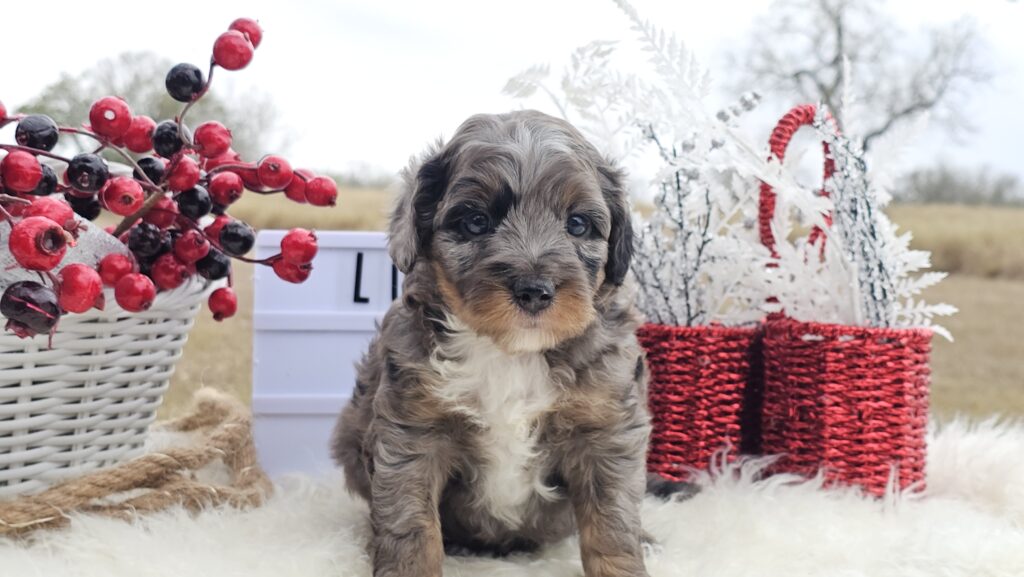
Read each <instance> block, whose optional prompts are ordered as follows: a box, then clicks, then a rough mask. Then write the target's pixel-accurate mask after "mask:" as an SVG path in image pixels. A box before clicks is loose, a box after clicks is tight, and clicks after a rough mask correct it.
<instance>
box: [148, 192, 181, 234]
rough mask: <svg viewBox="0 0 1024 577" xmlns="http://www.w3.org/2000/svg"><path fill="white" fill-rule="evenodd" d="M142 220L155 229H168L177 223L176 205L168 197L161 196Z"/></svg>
mask: <svg viewBox="0 0 1024 577" xmlns="http://www.w3.org/2000/svg"><path fill="white" fill-rule="evenodd" d="M142 220H143V222H148V223H149V224H152V225H154V226H156V227H157V228H162V229H165V228H169V227H170V226H171V225H173V224H174V223H175V222H177V221H178V203H176V202H174V199H172V198H171V197H169V196H163V197H161V198H160V200H158V201H156V203H155V204H154V205H153V206H152V207H150V209H149V212H147V213H146V215H145V216H143V217H142Z"/></svg>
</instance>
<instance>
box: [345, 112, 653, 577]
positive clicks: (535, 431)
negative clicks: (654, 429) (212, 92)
mask: <svg viewBox="0 0 1024 577" xmlns="http://www.w3.org/2000/svg"><path fill="white" fill-rule="evenodd" d="M404 177H405V187H404V190H403V191H402V193H401V196H400V198H399V199H398V203H397V205H396V207H395V209H394V212H393V214H392V215H391V222H390V229H389V242H390V245H389V246H390V252H391V257H392V258H393V260H394V262H395V263H396V264H397V266H398V267H399V268H400V269H401V270H402V271H403V272H404V273H406V279H405V286H404V292H403V294H402V298H401V299H399V301H396V303H395V304H394V305H393V306H392V307H391V310H390V311H388V313H387V315H386V316H385V317H384V321H383V324H382V325H381V327H380V332H379V334H378V335H377V337H376V338H375V339H374V341H373V342H372V343H371V345H370V350H369V352H368V353H367V355H366V356H365V358H364V359H363V361H362V362H361V364H360V366H359V367H358V380H357V383H356V391H355V393H354V395H353V397H352V400H351V402H350V403H349V404H348V406H346V407H345V409H344V410H343V412H342V414H341V417H340V420H339V422H338V425H337V428H336V431H335V435H334V439H333V441H332V451H333V455H334V457H335V459H336V460H337V461H338V462H339V463H340V464H341V465H343V466H344V469H345V474H346V478H347V482H348V485H349V487H350V489H351V490H353V491H354V492H356V493H358V494H359V495H361V496H363V497H364V498H366V499H367V500H368V501H369V503H370V509H371V521H372V526H373V539H372V543H371V544H370V548H371V553H372V557H373V569H374V575H375V576H378V577H439V576H440V575H441V564H442V560H443V558H444V554H445V550H446V549H447V550H449V551H453V550H458V551H465V550H467V549H469V550H473V551H488V552H492V553H498V554H502V553H507V552H511V551H518V550H531V549H535V548H537V547H538V546H540V545H541V544H544V543H549V542H552V541H555V540H559V539H562V538H564V537H566V536H568V535H570V534H571V533H572V532H573V531H578V532H579V538H580V549H581V554H582V559H583V568H584V572H585V573H586V575H587V577H621V576H627V575H628V576H630V577H638V576H644V575H646V574H647V573H646V570H645V569H644V561H643V556H642V549H641V540H642V536H643V532H642V530H641V527H640V503H641V500H642V498H643V495H644V490H645V480H646V475H645V472H644V471H645V466H644V459H645V453H646V450H647V439H648V433H649V431H650V424H649V416H648V413H647V408H646V371H645V367H644V357H643V354H642V351H641V349H640V347H639V346H638V344H637V341H636V338H635V337H634V334H633V333H634V330H635V329H636V327H637V325H638V322H639V316H638V314H637V311H636V310H635V309H634V307H633V290H632V289H631V288H630V286H631V280H630V278H631V277H630V276H628V275H627V272H628V270H629V262H630V256H631V251H632V242H633V234H632V230H631V228H630V218H629V213H628V207H627V199H626V194H625V192H624V190H623V185H622V174H621V173H620V172H619V171H618V170H617V169H616V168H615V167H614V166H612V165H611V164H610V163H609V162H608V161H607V160H605V159H604V158H602V157H601V155H600V154H598V152H597V151H596V150H595V149H594V147H593V146H591V145H590V144H589V143H588V142H587V141H586V140H585V139H584V137H583V136H582V135H581V134H580V133H579V132H578V131H577V130H576V129H574V128H573V127H572V126H571V125H569V124H568V123H566V122H564V121H562V120H559V119H556V118H553V117H551V116H547V115H545V114H541V113H539V112H534V111H521V112H512V113H509V114H500V115H478V116H473V117H471V118H469V119H468V120H467V121H466V122H465V123H464V124H462V126H461V127H460V128H459V129H458V131H457V132H456V133H455V135H454V137H452V139H451V140H450V141H449V142H448V143H447V144H444V145H441V144H438V145H436V146H435V147H433V148H432V149H431V150H429V151H428V152H427V153H426V154H425V155H424V156H423V157H422V158H421V159H420V160H419V161H414V162H413V165H412V166H411V167H410V168H409V169H407V170H406V172H405V174H404Z"/></svg>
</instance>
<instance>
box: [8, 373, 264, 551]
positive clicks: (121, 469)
mask: <svg viewBox="0 0 1024 577" xmlns="http://www.w3.org/2000/svg"><path fill="white" fill-rule="evenodd" d="M161 429H162V430H167V431H174V432H182V433H187V432H202V437H201V439H200V440H199V441H198V442H197V444H196V446H192V447H175V448H171V449H167V450H164V451H160V452H155V453H149V454H147V455H143V456H141V457H138V458H136V459H132V460H131V461H128V462H126V463H124V464H122V465H119V466H116V467H112V468H110V469H104V470H102V471H97V472H95V473H91V474H88V475H85V476H82V477H79V478H76V479H71V480H68V481H65V482H63V483H61V484H59V485H56V486H54V487H52V488H50V489H47V490H46V491H44V492H42V493H40V494H38V495H30V496H25V497H20V498H18V499H15V500H13V501H8V502H0V535H12V536H14V535H26V534H28V533H31V532H33V531H36V530H39V529H51V528H56V527H62V526H65V525H67V524H68V523H69V522H70V514H71V513H75V512H79V513H90V514H96V515H103V516H107V517H113V518H119V519H124V520H130V519H134V518H135V517H137V516H138V515H139V514H144V513H152V512H155V511H161V510H163V509H166V508H168V507H171V506H176V505H179V506H182V507H184V508H186V509H188V510H189V511H192V512H198V511H199V510H201V509H203V508H206V507H211V506H217V505H230V506H232V507H237V508H248V507H258V506H260V505H261V504H262V503H263V502H264V500H265V499H266V498H267V496H269V495H270V492H271V483H270V480H269V479H268V478H267V475H266V473H265V472H264V471H263V469H262V468H261V467H260V465H259V462H258V461H257V458H256V446H255V444H254V442H253V437H252V417H251V414H250V412H249V410H248V409H246V408H245V407H244V406H243V405H242V404H241V403H240V402H238V401H237V400H235V399H233V398H231V397H228V396H227V395H225V394H224V393H220V392H218V391H215V390H213V389H209V388H206V389H201V390H199V391H198V392H197V393H196V394H195V397H194V399H193V408H192V410H191V412H190V413H189V414H187V415H185V416H183V417H181V418H179V419H176V420H173V421H169V422H167V423H166V424H164V425H163V426H162V427H161ZM216 459H220V460H222V461H223V463H224V465H225V466H226V467H227V468H228V470H229V471H230V474H231V477H232V481H231V483H230V484H229V485H226V486H216V485H208V484H204V483H201V482H199V481H198V480H197V479H196V477H195V472H196V471H198V470H199V469H201V468H203V467H204V466H206V465H208V464H209V463H211V462H213V461H214V460H216ZM139 489H143V490H146V491H145V492H144V493H142V494H140V495H135V496H131V497H128V496H127V495H123V493H126V492H127V491H136V490H139ZM118 496H121V497H122V499H121V500H119V501H117V500H116V498H117V497H118ZM111 501H115V502H111Z"/></svg>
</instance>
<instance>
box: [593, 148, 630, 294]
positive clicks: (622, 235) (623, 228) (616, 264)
mask: <svg viewBox="0 0 1024 577" xmlns="http://www.w3.org/2000/svg"><path fill="white" fill-rule="evenodd" d="M597 172H598V176H599V178H600V181H601V192H602V193H603V194H604V200H605V203H607V204H608V210H609V211H611V216H612V228H611V232H610V233H609V235H608V261H607V262H606V263H605V266H604V276H605V282H608V283H612V284H614V285H616V286H618V285H621V284H622V281H623V280H624V279H625V278H626V273H627V272H629V264H630V262H631V261H632V260H633V219H632V218H631V216H630V213H629V198H628V195H627V193H626V189H625V187H624V186H623V181H624V180H625V174H623V172H622V171H621V170H619V169H618V168H616V167H615V166H614V165H612V164H611V163H610V162H607V161H604V162H601V163H599V164H598V167H597Z"/></svg>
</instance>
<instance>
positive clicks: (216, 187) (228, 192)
mask: <svg viewBox="0 0 1024 577" xmlns="http://www.w3.org/2000/svg"><path fill="white" fill-rule="evenodd" d="M244 191H245V185H244V184H243V183H242V177H241V176H238V175H237V174H235V173H234V172H218V173H217V174H215V175H213V176H212V177H211V178H210V198H211V199H213V202H215V203H217V204H219V205H221V206H228V205H229V204H231V203H233V202H235V201H236V200H238V199H239V198H241V197H242V192H244Z"/></svg>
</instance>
